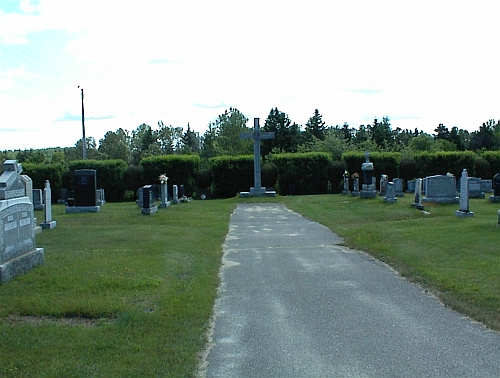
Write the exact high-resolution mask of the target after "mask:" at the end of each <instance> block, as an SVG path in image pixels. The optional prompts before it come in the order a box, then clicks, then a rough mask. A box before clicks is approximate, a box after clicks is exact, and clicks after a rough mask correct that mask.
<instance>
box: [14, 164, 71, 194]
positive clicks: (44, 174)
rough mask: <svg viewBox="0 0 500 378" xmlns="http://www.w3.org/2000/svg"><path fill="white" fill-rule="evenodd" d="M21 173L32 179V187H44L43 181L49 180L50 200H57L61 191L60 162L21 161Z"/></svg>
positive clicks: (61, 169) (62, 169)
mask: <svg viewBox="0 0 500 378" xmlns="http://www.w3.org/2000/svg"><path fill="white" fill-rule="evenodd" d="M21 165H22V167H23V174H25V175H27V176H29V177H30V178H31V180H32V181H33V189H42V190H43V188H45V181H46V180H49V182H50V189H51V197H52V202H57V200H58V199H59V194H60V193H61V188H62V182H61V178H62V176H63V172H64V166H63V165H62V164H32V163H22V164H21Z"/></svg>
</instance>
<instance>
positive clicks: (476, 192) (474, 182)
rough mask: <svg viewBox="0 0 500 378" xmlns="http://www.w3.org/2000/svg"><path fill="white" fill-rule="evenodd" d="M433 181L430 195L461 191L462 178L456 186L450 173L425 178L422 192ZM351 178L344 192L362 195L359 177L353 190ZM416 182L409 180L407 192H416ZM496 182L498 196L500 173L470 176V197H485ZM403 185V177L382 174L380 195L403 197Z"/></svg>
mask: <svg viewBox="0 0 500 378" xmlns="http://www.w3.org/2000/svg"><path fill="white" fill-rule="evenodd" d="M372 180H373V181H372V185H373V186H375V184H376V179H375V177H373V178H372ZM428 181H430V182H431V193H432V194H431V195H430V197H453V198H454V197H455V196H456V193H455V192H456V191H458V192H460V191H461V184H460V183H461V181H462V179H461V178H459V180H458V181H457V187H456V188H455V184H454V182H455V179H454V177H451V178H450V176H449V175H435V176H429V177H426V178H425V179H423V181H422V193H426V192H427V182H428ZM349 183H350V180H349V178H348V177H345V178H344V190H343V191H342V193H343V194H351V195H352V196H353V197H356V196H359V195H360V190H359V178H358V177H355V178H353V185H352V189H353V190H352V191H351V190H350V186H349ZM415 183H416V180H409V181H408V182H407V190H406V192H407V193H415ZM494 183H495V188H496V189H495V196H494V197H498V196H500V173H499V174H497V175H495V178H494V179H493V180H483V179H481V178H477V177H469V178H468V190H469V197H470V198H485V193H491V192H493V191H494V186H493V184H494ZM403 187H404V180H403V179H401V178H394V179H393V180H392V181H389V180H388V176H387V175H382V176H381V178H380V185H379V188H380V190H379V192H378V193H379V195H380V196H386V194H388V195H389V196H391V194H394V197H402V196H404V192H403ZM433 189H435V190H436V191H439V189H441V192H443V191H444V193H436V192H435V191H434V190H433Z"/></svg>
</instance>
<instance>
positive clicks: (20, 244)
mask: <svg viewBox="0 0 500 378" xmlns="http://www.w3.org/2000/svg"><path fill="white" fill-rule="evenodd" d="M21 173H22V166H21V164H20V163H18V162H17V161H16V160H6V161H5V162H4V172H3V173H2V175H1V176H0V283H4V282H7V281H9V280H10V279H12V278H14V277H15V276H18V275H20V274H24V273H26V272H27V271H28V270H30V269H32V268H34V267H36V266H38V265H40V264H43V262H44V258H45V254H44V249H43V248H36V244H35V221H34V210H33V203H32V202H31V201H30V199H29V198H28V197H27V196H26V195H25V188H24V184H23V180H22V179H21V177H20V175H21Z"/></svg>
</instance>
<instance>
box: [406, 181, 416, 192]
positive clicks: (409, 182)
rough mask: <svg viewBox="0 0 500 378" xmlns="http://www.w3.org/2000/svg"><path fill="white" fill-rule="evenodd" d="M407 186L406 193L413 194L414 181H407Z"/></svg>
mask: <svg viewBox="0 0 500 378" xmlns="http://www.w3.org/2000/svg"><path fill="white" fill-rule="evenodd" d="M407 186H408V187H407V188H406V192H407V193H415V180H408V183H407Z"/></svg>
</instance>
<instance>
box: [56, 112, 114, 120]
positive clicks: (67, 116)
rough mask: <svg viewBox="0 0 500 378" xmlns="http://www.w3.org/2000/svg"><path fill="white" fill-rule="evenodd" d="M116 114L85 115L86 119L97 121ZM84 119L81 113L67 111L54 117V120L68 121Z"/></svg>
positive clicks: (111, 117) (112, 117)
mask: <svg viewBox="0 0 500 378" xmlns="http://www.w3.org/2000/svg"><path fill="white" fill-rule="evenodd" d="M114 118H116V116H114V115H104V116H89V117H87V116H85V120H86V121H87V120H89V121H97V120H103V119H114ZM81 120H82V115H81V114H71V113H68V112H66V113H65V114H64V115H63V116H61V117H57V118H56V119H54V122H66V121H81Z"/></svg>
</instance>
